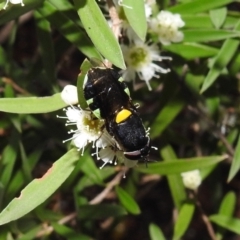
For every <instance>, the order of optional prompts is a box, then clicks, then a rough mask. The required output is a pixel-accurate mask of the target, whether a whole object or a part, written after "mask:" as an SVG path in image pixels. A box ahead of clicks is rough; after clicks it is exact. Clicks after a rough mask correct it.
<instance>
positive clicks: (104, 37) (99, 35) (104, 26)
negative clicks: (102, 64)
mask: <svg viewBox="0 0 240 240" xmlns="http://www.w3.org/2000/svg"><path fill="white" fill-rule="evenodd" d="M73 2H74V4H75V6H76V8H77V9H78V14H79V17H80V19H81V21H82V24H83V26H84V28H85V30H86V32H87V34H88V36H89V37H90V39H91V40H92V42H93V44H94V45H95V46H96V48H97V49H98V50H99V52H100V53H101V54H102V55H103V56H104V57H105V58H106V59H108V60H109V61H110V62H112V63H113V64H114V65H115V66H117V67H119V68H121V69H125V68H126V66H125V63H124V59H123V55H122V51H121V48H120V46H119V43H118V41H117V39H116V37H115V36H114V35H113V32H112V30H111V29H110V27H109V25H108V23H107V21H106V19H105V18H104V16H103V14H102V12H101V10H100V9H99V7H98V5H97V3H96V1H95V0H86V1H81V0H74V1H73Z"/></svg>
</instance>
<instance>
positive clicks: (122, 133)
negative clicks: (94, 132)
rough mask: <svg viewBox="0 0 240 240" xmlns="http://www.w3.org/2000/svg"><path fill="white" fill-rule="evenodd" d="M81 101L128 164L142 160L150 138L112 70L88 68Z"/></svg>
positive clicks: (119, 80) (145, 157)
mask: <svg viewBox="0 0 240 240" xmlns="http://www.w3.org/2000/svg"><path fill="white" fill-rule="evenodd" d="M83 91H84V97H85V99H86V101H87V104H88V106H89V108H90V109H91V110H92V112H93V113H94V115H95V116H96V117H98V118H101V119H104V120H105V125H106V129H107V131H108V133H109V134H110V135H111V136H113V138H114V139H115V140H116V142H117V143H118V145H119V146H118V147H120V149H121V150H122V151H123V152H124V155H125V156H126V157H127V158H128V159H130V160H139V159H144V160H145V161H147V156H148V154H149V151H150V138H149V136H148V134H147V132H146V130H145V128H144V126H143V123H142V120H141V118H140V117H139V113H138V111H137V109H136V107H135V106H134V104H133V103H132V100H131V98H130V96H129V89H128V87H127V85H126V83H125V82H124V81H123V78H122V77H121V76H120V75H119V74H118V73H117V72H116V71H115V70H113V69H109V68H100V67H96V68H91V69H90V70H89V71H88V73H87V75H86V76H85V80H84V87H83Z"/></svg>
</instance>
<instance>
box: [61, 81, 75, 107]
mask: <svg viewBox="0 0 240 240" xmlns="http://www.w3.org/2000/svg"><path fill="white" fill-rule="evenodd" d="M61 98H62V100H63V101H64V102H65V103H66V104H68V105H74V104H77V103H78V92H77V87H75V86H73V85H67V86H65V87H64V89H63V90H62V92H61Z"/></svg>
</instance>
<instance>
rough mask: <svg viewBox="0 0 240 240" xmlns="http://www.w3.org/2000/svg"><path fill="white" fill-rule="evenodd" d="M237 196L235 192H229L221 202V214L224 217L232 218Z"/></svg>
mask: <svg viewBox="0 0 240 240" xmlns="http://www.w3.org/2000/svg"><path fill="white" fill-rule="evenodd" d="M236 201H237V199H236V195H235V193H234V192H228V193H227V194H226V195H225V197H224V199H223V200H222V202H221V205H220V209H219V214H220V215H224V216H229V217H230V216H232V214H233V213H234V209H235V206H236Z"/></svg>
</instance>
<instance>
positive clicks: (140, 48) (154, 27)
mask: <svg viewBox="0 0 240 240" xmlns="http://www.w3.org/2000/svg"><path fill="white" fill-rule="evenodd" d="M114 3H115V6H116V10H117V12H118V16H119V19H120V20H121V23H120V25H119V28H120V30H119V31H118V32H121V33H122V36H124V38H122V39H123V43H122V44H121V48H122V51H123V56H124V59H125V62H126V65H127V69H126V70H123V71H122V74H123V76H124V77H125V80H126V81H135V79H136V77H138V78H139V79H140V80H143V81H145V82H146V84H147V86H148V89H149V90H152V88H151V86H150V83H149V81H150V80H151V79H152V78H159V74H166V73H168V72H169V71H170V69H168V68H163V67H161V66H159V62H162V61H163V60H171V57H166V56H161V55H160V48H159V46H160V45H159V44H158V43H161V44H162V45H169V44H170V43H171V42H173V43H176V42H181V41H182V40H183V38H184V35H183V33H182V32H180V31H179V30H178V29H179V28H181V27H183V26H184V24H185V23H184V22H183V20H182V19H181V16H180V15H179V14H172V13H171V12H168V11H160V12H159V13H158V14H157V15H156V16H152V15H153V13H152V8H153V7H155V6H156V3H155V1H154V0H145V15H146V18H147V22H148V33H149V34H150V35H156V36H157V38H158V42H156V43H153V44H152V43H151V44H150V43H149V42H144V41H142V40H141V39H140V38H139V37H138V36H137V34H136V33H135V32H134V30H133V29H132V28H131V26H130V24H129V22H128V20H127V17H126V16H125V13H124V8H130V9H132V10H133V11H134V9H133V8H132V7H131V6H126V5H124V4H123V3H122V1H117V0H115V1H114Z"/></svg>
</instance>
